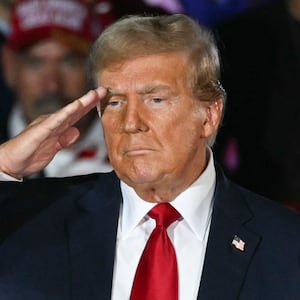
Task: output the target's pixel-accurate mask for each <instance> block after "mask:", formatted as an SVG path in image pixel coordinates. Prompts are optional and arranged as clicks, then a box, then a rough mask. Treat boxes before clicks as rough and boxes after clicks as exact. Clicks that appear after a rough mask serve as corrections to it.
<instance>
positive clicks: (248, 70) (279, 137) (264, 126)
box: [215, 0, 300, 209]
mask: <svg viewBox="0 0 300 300" xmlns="http://www.w3.org/2000/svg"><path fill="white" fill-rule="evenodd" d="M237 28H238V30H237ZM215 32H216V34H217V35H218V40H219V42H220V49H221V56H222V61H223V69H224V72H223V74H222V82H223V83H224V86H225V89H226V91H227V93H228V99H229V101H228V105H227V113H226V115H225V119H224V122H223V127H222V128H221V130H220V134H219V139H218V143H217V144H216V145H215V153H216V156H217V159H218V160H219V161H220V163H221V164H222V166H223V168H224V170H225V172H226V173H227V175H228V176H229V177H230V178H232V179H233V180H234V181H236V182H238V183H239V184H241V185H243V186H245V187H247V188H249V189H251V190H253V191H255V192H257V193H260V194H262V195H265V196H267V197H269V198H271V199H273V200H275V201H278V202H280V203H283V204H285V205H288V206H292V207H294V208H296V209H300V150H299V149H300V135H299V134H298V128H300V101H299V100H298V86H299V85H300V42H299V41H300V1H299V0H286V1H282V0H281V1H275V2H272V3H270V4H268V5H265V6H261V7H259V8H256V9H253V10H251V11H249V12H247V13H245V14H241V15H239V16H238V17H236V18H233V19H231V20H229V21H227V22H224V23H220V24H219V25H218V26H217V27H216V28H215Z"/></svg>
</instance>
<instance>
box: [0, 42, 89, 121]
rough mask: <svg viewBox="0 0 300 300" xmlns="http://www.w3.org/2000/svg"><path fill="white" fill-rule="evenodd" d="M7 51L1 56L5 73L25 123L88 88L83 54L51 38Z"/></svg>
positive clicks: (68, 100) (58, 106)
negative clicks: (14, 50) (20, 48)
mask: <svg viewBox="0 0 300 300" xmlns="http://www.w3.org/2000/svg"><path fill="white" fill-rule="evenodd" d="M6 52H8V51H6ZM9 52H10V53H8V55H6V57H5V58H4V64H5V65H6V75H7V77H8V82H9V85H10V86H11V88H12V89H13V91H14V92H15V94H16V98H17V101H18V103H19V104H20V105H21V108H22V111H23V113H24V118H25V120H26V122H28V123H29V122H31V121H33V120H34V119H35V118H37V117H38V116H39V115H41V114H48V113H52V112H54V111H56V110H57V109H58V108H60V107H62V106H64V105H65V104H67V103H69V102H71V101H72V100H74V99H76V98H78V97H80V96H82V95H83V94H84V93H85V91H86V90H87V88H88V83H87V74H86V55H84V54H79V53H78V52H75V51H73V50H72V49H71V48H69V47H67V46H65V45H63V44H61V43H59V42H57V41H55V40H53V39H48V40H42V41H40V42H38V43H35V44H33V45H31V46H29V47H27V48H26V49H23V50H21V51H18V52H13V51H12V50H10V51H9ZM5 60H6V62H5Z"/></svg>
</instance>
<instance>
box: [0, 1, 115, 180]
mask: <svg viewBox="0 0 300 300" xmlns="http://www.w3.org/2000/svg"><path fill="white" fill-rule="evenodd" d="M89 7H90V6H89V5H88V4H84V2H80V1H77V0H63V1H50V0H46V1H38V0H24V1H23V0H21V1H18V2H17V4H16V5H15V6H14V8H13V11H12V26H11V31H10V33H9V35H8V38H7V43H6V45H5V47H4V49H3V66H4V74H5V79H6V82H7V84H8V85H9V87H10V88H11V89H12V91H13V92H14V94H15V101H14V102H15V105H14V107H13V108H12V110H11V113H10V114H9V117H8V120H7V123H6V124H4V127H6V128H4V127H3V128H0V131H1V134H0V135H1V136H2V139H4V140H7V139H8V138H11V137H13V136H15V135H17V134H18V133H20V132H21V131H22V130H23V129H24V128H25V127H26V126H27V125H28V124H29V123H31V122H32V121H33V120H34V119H36V118H37V117H38V116H39V115H42V114H47V113H52V112H54V111H55V110H57V109H58V108H60V107H62V106H64V105H66V104H67V103H69V102H71V101H73V100H74V99H76V98H78V97H80V96H81V95H83V94H84V93H85V92H86V91H87V90H88V89H89V88H90V82H89V81H90V80H89V78H88V76H87V54H88V50H89V48H90V46H91V44H92V42H93V41H94V40H95V38H96V36H97V33H98V32H99V31H100V30H101V29H102V28H101V27H100V26H102V27H103V26H104V25H107V24H105V22H107V18H105V16H103V17H102V19H103V20H104V22H103V23H104V24H100V22H98V21H99V20H100V19H99V20H98V18H97V22H98V23H99V24H98V23H95V22H96V19H95V18H94V17H93V15H92V13H91V11H90V9H89ZM106 15H109V13H106ZM74 20H76V21H74ZM95 26H97V28H96V29H97V30H95ZM78 127H79V129H80V131H81V133H82V134H81V140H80V141H78V142H77V143H76V144H75V145H73V147H72V148H69V149H67V150H64V151H62V152H60V153H59V154H58V156H56V157H55V159H54V160H53V161H52V162H51V163H50V164H49V165H48V166H47V167H46V168H45V170H44V172H43V175H44V176H47V177H48V176H51V177H53V176H58V177H62V176H68V175H78V174H86V173H92V172H101V171H104V172H105V171H110V170H111V166H110V164H109V162H108V160H107V153H106V149H105V143H104V140H103V137H102V135H101V134H99V132H100V133H101V124H100V122H98V120H97V112H96V110H94V111H93V112H91V113H89V114H88V115H87V116H86V117H85V118H83V119H82V120H81V121H80V123H79V124H78Z"/></svg>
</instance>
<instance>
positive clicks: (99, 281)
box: [0, 171, 300, 300]
mask: <svg viewBox="0 0 300 300" xmlns="http://www.w3.org/2000/svg"><path fill="white" fill-rule="evenodd" d="M0 191H1V194H0V217H1V223H0V231H1V237H0V238H1V241H2V243H1V245H0V299H5V300H20V299H26V300H27V299H34V300H46V299H47V300H50V299H51V300H53V299H55V300H60V299H61V300H68V299H72V300H95V299H99V300H106V299H107V300H108V299H110V297H111V285H112V274H113V263H114V255H115V242H116V232H117V224H118V216H119V207H120V203H121V201H122V196H121V191H120V188H119V180H118V178H117V177H116V176H115V174H114V173H110V174H93V175H88V176H81V177H73V178H66V179H53V178H47V179H36V180H32V181H31V180H29V181H27V182H25V183H23V184H22V183H12V182H10V183H4V182H2V183H0ZM214 198H215V203H214V209H213V217H212V224H211V230H210V235H209V239H208V245H207V252H206V257H205V262H204V269H203V276H202V280H201V284H200V288H199V299H201V300H214V299H215V300H220V299H222V300H226V299H228V300H229V299H230V300H232V299H243V300H245V299H249V300H250V299H253V300H258V299H262V300H276V299H278V300H293V299H295V300H296V299H299V297H300V266H299V259H300V238H299V236H300V235H299V234H300V218H299V215H297V214H294V213H293V212H292V211H290V210H288V209H285V208H281V207H279V206H277V204H274V203H272V202H270V201H268V200H266V199H264V198H261V197H259V196H257V195H254V194H252V193H250V192H248V191H245V190H243V189H241V188H240V187H238V186H236V185H235V184H233V183H231V182H229V181H228V180H227V179H226V178H225V177H224V176H223V175H222V174H221V173H220V171H218V178H217V187H216V192H215V196H214ZM235 235H237V236H239V237H240V238H241V239H242V240H243V241H244V242H245V243H246V244H245V249H244V251H240V250H238V249H236V248H235V247H233V246H232V245H231V242H232V240H233V237H234V236H235ZM194 255H197V253H194ZM120 300H123V299H120ZM124 300H125V299H124ZM141 300H142V299H141ZM166 300H167V299H166ZM183 300H189V299H183Z"/></svg>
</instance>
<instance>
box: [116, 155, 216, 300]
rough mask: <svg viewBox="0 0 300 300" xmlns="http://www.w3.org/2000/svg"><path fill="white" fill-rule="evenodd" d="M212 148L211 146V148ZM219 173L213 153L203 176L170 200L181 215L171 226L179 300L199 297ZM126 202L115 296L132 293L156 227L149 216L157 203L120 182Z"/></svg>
mask: <svg viewBox="0 0 300 300" xmlns="http://www.w3.org/2000/svg"><path fill="white" fill-rule="evenodd" d="M209 151H210V150H209ZM215 182H216V174H215V168H214V163H213V155H212V152H211V151H210V159H209V163H208V165H207V167H206V169H205V171H204V172H203V173H202V174H201V176H200V177H199V178H198V179H197V180H196V181H195V182H194V183H193V184H192V185H191V186H190V187H189V188H187V189H186V190H185V191H184V192H183V193H181V194H180V195H179V196H178V197H177V198H176V199H175V200H174V201H172V202H171V204H172V205H173V206H174V207H175V208H176V209H177V211H178V212H179V213H180V214H181V216H182V219H180V220H179V221H176V222H174V223H173V224H172V225H170V226H169V228H168V234H169V237H170V239H171V241H172V243H173V245H174V248H175V252H176V256H177V263H178V273H179V300H187V299H188V300H193V299H197V295H198V289H199V285H200V280H201V274H202V268H203V261H204V256H205V250H206V245H207V239H208V232H209V227H210V221H211V212H212V205H213V201H212V199H213V194H214V189H215ZM121 190H122V194H123V206H122V209H121V212H120V219H119V227H118V235H117V245H116V259H115V267H114V276H113V288H112V300H120V299H122V300H126V299H129V297H130V291H131V286H132V283H133V279H134V275H135V270H136V268H137V265H138V262H139V258H140V257H141V254H142V252H143V249H144V247H145V244H146V242H147V240H148V237H149V236H150V234H151V232H152V230H153V229H154V227H155V221H154V220H153V219H151V218H149V217H148V216H147V212H148V211H149V210H151V208H152V207H153V206H155V205H156V203H150V202H146V201H144V200H142V199H141V198H140V197H139V196H138V195H137V194H136V193H135V191H134V190H133V189H132V188H131V187H129V186H128V185H126V184H125V183H124V182H121Z"/></svg>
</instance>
